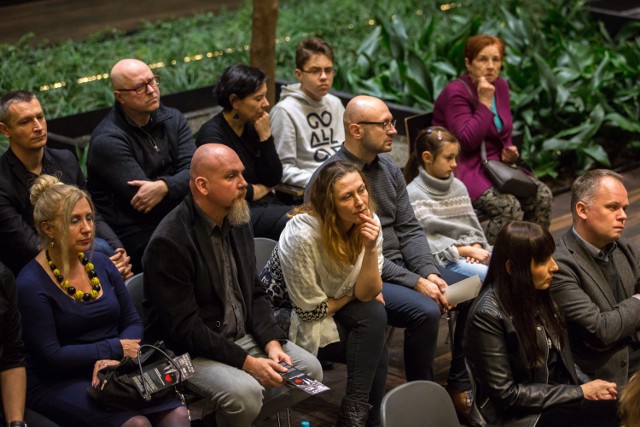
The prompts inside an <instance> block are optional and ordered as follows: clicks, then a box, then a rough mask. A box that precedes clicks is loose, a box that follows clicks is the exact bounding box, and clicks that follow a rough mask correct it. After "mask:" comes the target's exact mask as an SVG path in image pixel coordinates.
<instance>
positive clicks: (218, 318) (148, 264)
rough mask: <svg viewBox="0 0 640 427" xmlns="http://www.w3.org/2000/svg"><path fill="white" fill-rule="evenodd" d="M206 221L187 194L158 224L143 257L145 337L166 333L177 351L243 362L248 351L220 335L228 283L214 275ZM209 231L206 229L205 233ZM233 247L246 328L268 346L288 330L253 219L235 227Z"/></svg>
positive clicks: (261, 344)
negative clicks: (277, 311) (263, 279)
mask: <svg viewBox="0 0 640 427" xmlns="http://www.w3.org/2000/svg"><path fill="white" fill-rule="evenodd" d="M204 226H205V224H204V221H203V220H202V218H201V217H200V214H199V213H198V211H197V210H196V209H195V206H194V201H193V198H192V197H191V195H190V194H189V195H187V197H185V199H184V200H183V201H182V203H180V204H179V205H178V206H177V207H176V208H175V209H174V210H173V211H171V212H170V213H169V214H168V215H167V216H166V217H165V218H164V219H163V220H162V222H161V223H160V224H159V225H158V228H157V229H156V230H155V232H154V233H153V236H152V237H151V240H150V242H149V245H148V246H147V250H146V251H145V254H144V258H143V265H144V290H145V302H144V306H145V314H147V313H148V316H147V317H148V319H147V320H148V321H147V322H146V325H147V330H146V331H145V338H146V339H147V340H153V339H157V338H163V339H165V341H167V343H168V345H169V346H170V347H171V348H172V349H174V350H175V351H176V352H184V351H188V352H189V353H190V354H191V356H192V357H197V356H202V357H207V358H209V359H212V360H216V361H218V362H222V363H225V364H227V365H231V366H235V367H236V368H238V369H240V368H242V365H243V363H244V360H245V358H246V356H247V352H246V351H245V350H243V349H242V348H241V347H240V346H238V345H236V344H235V343H234V342H232V341H230V340H228V339H226V338H225V337H224V336H223V335H221V333H220V330H221V329H222V322H223V320H224V301H225V299H224V295H225V291H224V283H221V280H220V278H218V277H212V276H211V274H210V271H209V270H208V269H207V265H206V262H205V259H211V258H213V257H214V254H213V251H212V250H211V245H210V243H209V242H208V241H202V240H201V239H200V238H199V235H201V234H202V233H198V232H197V229H198V227H204ZM204 234H205V235H206V233H204ZM230 239H231V242H230V243H231V248H232V249H233V255H234V258H235V262H236V266H237V273H238V283H239V285H240V290H241V292H242V297H243V299H244V302H245V306H246V310H247V313H246V314H247V316H246V317H247V322H246V330H247V333H249V334H252V336H253V337H254V338H255V340H256V342H257V343H258V344H259V345H260V346H261V348H263V349H264V346H265V345H266V344H267V343H268V342H269V341H271V340H274V339H277V340H284V339H286V334H285V333H284V331H282V329H280V327H279V326H277V324H276V321H275V319H274V317H273V312H272V309H271V303H270V302H269V299H268V297H267V294H266V293H265V291H264V288H263V286H262V284H261V283H260V281H259V280H258V279H257V274H256V262H255V247H254V243H253V233H252V231H251V227H250V225H245V226H242V227H233V228H232V230H231V232H230Z"/></svg>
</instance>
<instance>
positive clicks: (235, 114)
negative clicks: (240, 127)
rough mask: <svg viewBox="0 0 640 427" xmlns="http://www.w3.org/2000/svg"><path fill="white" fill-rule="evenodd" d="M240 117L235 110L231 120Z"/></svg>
mask: <svg viewBox="0 0 640 427" xmlns="http://www.w3.org/2000/svg"><path fill="white" fill-rule="evenodd" d="M239 118H240V115H239V114H238V112H235V113H234V114H233V120H238V119H239Z"/></svg>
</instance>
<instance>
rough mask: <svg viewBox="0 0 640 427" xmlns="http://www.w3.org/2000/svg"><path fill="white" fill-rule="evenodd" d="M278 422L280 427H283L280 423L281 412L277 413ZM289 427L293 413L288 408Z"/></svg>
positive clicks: (289, 426) (288, 426)
mask: <svg viewBox="0 0 640 427" xmlns="http://www.w3.org/2000/svg"><path fill="white" fill-rule="evenodd" d="M276 420H277V421H278V427H282V424H281V423H280V412H278V413H276ZM287 427H291V411H290V410H289V408H287Z"/></svg>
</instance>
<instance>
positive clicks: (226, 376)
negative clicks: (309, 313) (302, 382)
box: [188, 334, 322, 427]
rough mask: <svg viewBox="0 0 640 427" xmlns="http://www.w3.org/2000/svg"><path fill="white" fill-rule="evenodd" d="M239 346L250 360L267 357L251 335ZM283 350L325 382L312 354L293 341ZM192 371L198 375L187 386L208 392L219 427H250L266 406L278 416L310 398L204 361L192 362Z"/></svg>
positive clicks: (234, 369)
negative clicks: (250, 357)
mask: <svg viewBox="0 0 640 427" xmlns="http://www.w3.org/2000/svg"><path fill="white" fill-rule="evenodd" d="M236 344H237V345H239V346H240V347H242V348H243V349H244V350H246V351H247V352H248V353H249V354H250V355H251V356H254V357H266V354H265V353H264V351H263V350H262V348H260V347H259V346H258V344H257V343H256V341H255V340H254V339H253V337H252V336H251V335H248V334H247V335H245V336H244V337H242V338H240V339H239V340H237V341H236ZM282 348H283V350H284V351H285V352H286V353H287V354H288V355H289V356H291V359H293V365H294V366H295V367H297V368H298V369H300V370H301V371H303V372H305V373H307V374H308V375H310V376H312V377H313V378H315V379H317V380H319V381H322V367H321V366H320V362H318V359H316V358H315V357H313V355H312V354H311V353H309V352H307V351H305V350H303V349H302V348H300V347H298V346H297V345H295V344H294V343H292V342H290V341H287V343H286V344H285V345H283V346H282ZM193 367H194V368H195V371H196V372H195V374H194V375H193V377H191V378H190V379H189V380H188V382H191V383H193V384H194V385H196V386H197V387H198V388H200V389H205V390H206V392H207V394H208V395H209V396H210V397H211V403H212V404H213V407H214V411H215V418H216V425H217V426H218V427H225V426H229V427H244V426H246V427H249V426H250V425H251V423H252V422H253V421H254V420H255V419H256V418H257V417H258V415H259V414H260V411H261V410H262V407H263V406H264V405H267V404H268V405H269V406H270V409H273V411H272V412H278V411H280V410H284V409H286V408H288V407H290V406H293V405H295V404H296V403H298V402H300V401H302V400H304V399H306V398H307V397H309V395H308V394H307V393H305V392H304V391H302V390H300V389H298V388H289V387H287V386H283V387H274V388H269V389H265V388H264V387H263V386H262V385H260V383H259V382H258V381H257V380H256V379H255V378H253V377H252V376H251V375H249V374H248V373H246V372H245V371H243V370H241V369H238V368H235V367H233V366H229V365H226V364H224V363H221V362H216V361H215V360H211V359H207V358H204V357H196V358H195V359H193Z"/></svg>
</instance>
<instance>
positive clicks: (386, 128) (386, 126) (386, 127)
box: [357, 119, 396, 132]
mask: <svg viewBox="0 0 640 427" xmlns="http://www.w3.org/2000/svg"><path fill="white" fill-rule="evenodd" d="M357 124H359V125H380V126H382V130H384V131H385V132H387V131H389V130H391V128H394V129H395V128H396V120H395V119H393V120H387V121H386V122H358V123H357Z"/></svg>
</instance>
